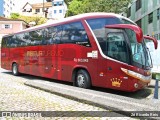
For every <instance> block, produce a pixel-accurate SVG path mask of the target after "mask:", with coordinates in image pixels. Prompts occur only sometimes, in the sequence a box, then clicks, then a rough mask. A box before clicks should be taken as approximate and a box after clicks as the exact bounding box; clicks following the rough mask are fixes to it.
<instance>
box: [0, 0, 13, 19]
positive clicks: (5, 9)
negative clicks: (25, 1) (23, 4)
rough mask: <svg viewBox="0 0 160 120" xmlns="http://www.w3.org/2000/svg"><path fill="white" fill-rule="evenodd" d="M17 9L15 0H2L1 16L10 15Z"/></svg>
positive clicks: (0, 3) (0, 4)
mask: <svg viewBox="0 0 160 120" xmlns="http://www.w3.org/2000/svg"><path fill="white" fill-rule="evenodd" d="M14 9H15V0H0V16H3V17H10V14H11V13H12V12H13V11H14Z"/></svg>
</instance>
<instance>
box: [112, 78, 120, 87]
mask: <svg viewBox="0 0 160 120" xmlns="http://www.w3.org/2000/svg"><path fill="white" fill-rule="evenodd" d="M111 82H112V86H114V87H121V83H122V80H120V79H117V78H112V79H111Z"/></svg>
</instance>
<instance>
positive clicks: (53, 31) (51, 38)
mask: <svg viewBox="0 0 160 120" xmlns="http://www.w3.org/2000/svg"><path fill="white" fill-rule="evenodd" d="M60 39H61V31H60V27H59V26H53V27H49V28H46V29H44V40H43V44H44V45H46V44H56V43H59V42H60Z"/></svg>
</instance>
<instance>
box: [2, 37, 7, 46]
mask: <svg viewBox="0 0 160 120" xmlns="http://www.w3.org/2000/svg"><path fill="white" fill-rule="evenodd" d="M6 47H8V46H7V37H4V38H2V48H6Z"/></svg>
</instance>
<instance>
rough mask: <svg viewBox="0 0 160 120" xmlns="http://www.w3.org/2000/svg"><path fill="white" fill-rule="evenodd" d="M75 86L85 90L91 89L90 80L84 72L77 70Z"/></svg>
mask: <svg viewBox="0 0 160 120" xmlns="http://www.w3.org/2000/svg"><path fill="white" fill-rule="evenodd" d="M76 85H77V86H78V87H81V88H86V89H87V88H90V87H91V79H90V76H89V74H88V72H87V71H86V70H79V71H78V72H77V76H76Z"/></svg>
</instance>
